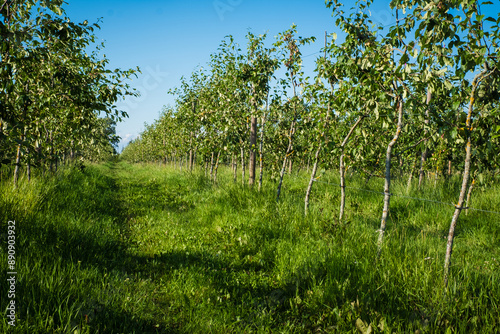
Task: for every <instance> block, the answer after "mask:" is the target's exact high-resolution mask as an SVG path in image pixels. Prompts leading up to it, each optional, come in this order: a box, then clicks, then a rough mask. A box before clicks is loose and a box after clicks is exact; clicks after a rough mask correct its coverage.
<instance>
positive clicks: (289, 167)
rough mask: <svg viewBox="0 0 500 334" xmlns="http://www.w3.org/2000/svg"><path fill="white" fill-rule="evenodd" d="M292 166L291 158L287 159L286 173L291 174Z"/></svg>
mask: <svg viewBox="0 0 500 334" xmlns="http://www.w3.org/2000/svg"><path fill="white" fill-rule="evenodd" d="M292 166H293V159H292V158H290V159H289V160H288V175H292Z"/></svg>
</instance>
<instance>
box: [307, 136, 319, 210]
mask: <svg viewBox="0 0 500 334" xmlns="http://www.w3.org/2000/svg"><path fill="white" fill-rule="evenodd" d="M320 152H321V143H320V144H319V146H318V149H317V150H316V154H314V165H313V169H312V173H311V178H310V179H309V185H308V186H307V190H306V198H305V200H304V201H305V207H304V215H306V216H307V210H308V209H309V197H310V196H311V190H312V186H313V183H314V181H315V179H316V171H317V170H318V161H319V153H320Z"/></svg>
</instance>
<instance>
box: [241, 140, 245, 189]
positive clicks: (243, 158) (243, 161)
mask: <svg viewBox="0 0 500 334" xmlns="http://www.w3.org/2000/svg"><path fill="white" fill-rule="evenodd" d="M241 183H242V184H243V185H244V184H245V151H244V150H243V147H241Z"/></svg>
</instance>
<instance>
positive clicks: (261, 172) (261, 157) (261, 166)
mask: <svg viewBox="0 0 500 334" xmlns="http://www.w3.org/2000/svg"><path fill="white" fill-rule="evenodd" d="M265 125H266V117H265V116H264V117H262V125H261V129H260V145H259V191H260V190H261V189H262V176H263V175H264V126H265Z"/></svg>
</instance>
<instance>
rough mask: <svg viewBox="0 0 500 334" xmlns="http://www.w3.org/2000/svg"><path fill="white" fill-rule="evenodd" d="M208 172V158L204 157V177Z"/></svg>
mask: <svg viewBox="0 0 500 334" xmlns="http://www.w3.org/2000/svg"><path fill="white" fill-rule="evenodd" d="M207 174H208V160H207V159H205V177H207Z"/></svg>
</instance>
